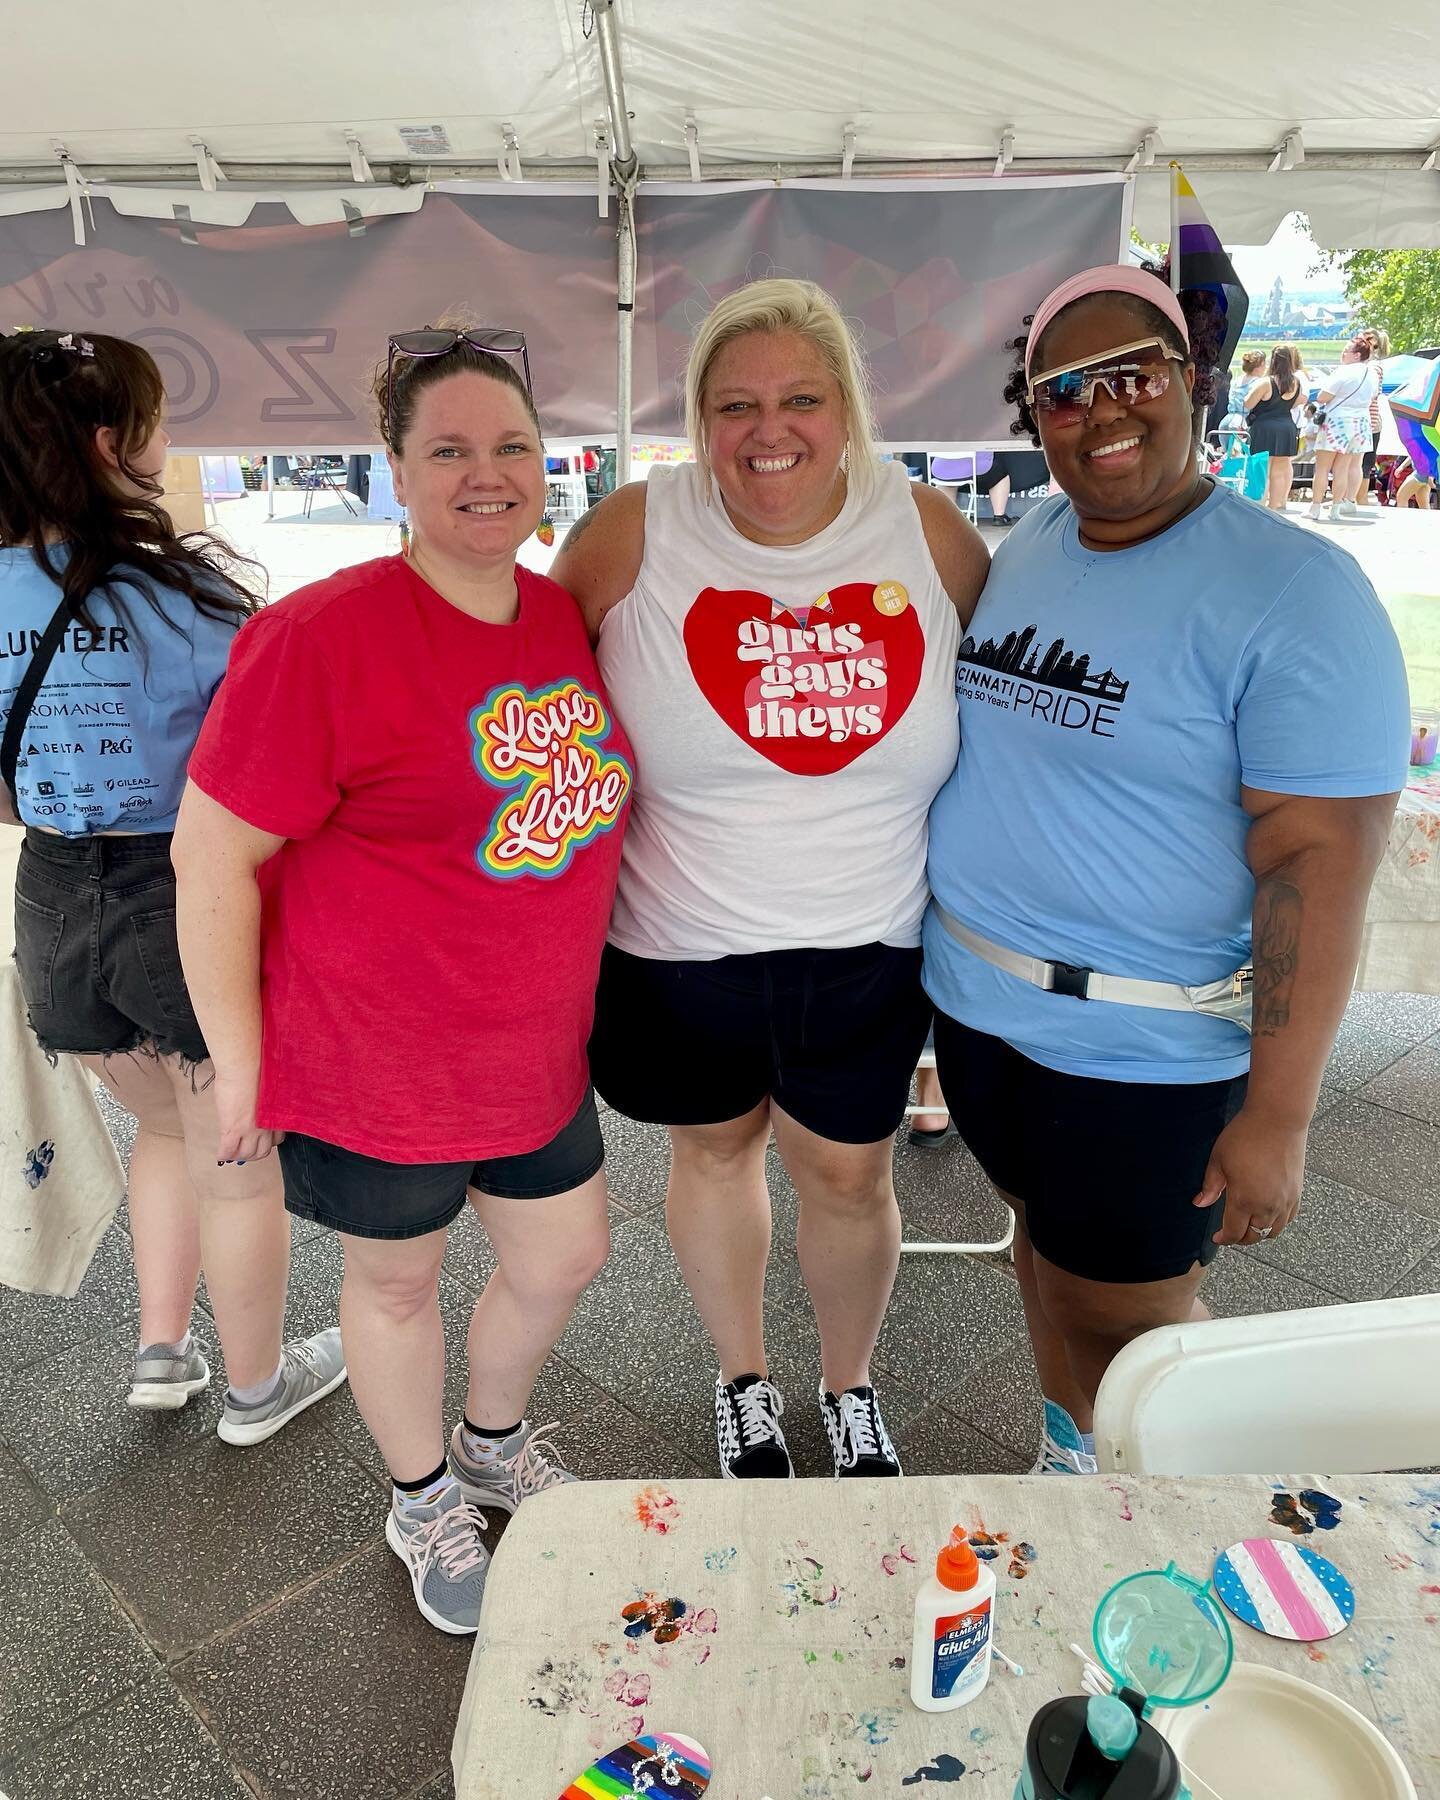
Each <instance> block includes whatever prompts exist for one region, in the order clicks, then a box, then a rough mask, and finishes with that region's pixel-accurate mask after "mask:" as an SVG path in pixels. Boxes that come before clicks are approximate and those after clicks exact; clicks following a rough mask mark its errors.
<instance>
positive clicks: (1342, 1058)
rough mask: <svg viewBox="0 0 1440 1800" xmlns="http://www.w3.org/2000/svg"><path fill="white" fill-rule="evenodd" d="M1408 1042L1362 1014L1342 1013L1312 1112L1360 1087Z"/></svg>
mask: <svg viewBox="0 0 1440 1800" xmlns="http://www.w3.org/2000/svg"><path fill="white" fill-rule="evenodd" d="M1412 1042H1413V1039H1411V1038H1409V1037H1406V1036H1403V1035H1402V1034H1401V1033H1399V1032H1397V1031H1390V1030H1387V1029H1386V1028H1385V1027H1384V1026H1383V1025H1378V1024H1376V1023H1374V1022H1373V1020H1371V1019H1370V1018H1368V1017H1366V1016H1364V1015H1363V1014H1362V1015H1358V1016H1357V1015H1356V1014H1355V1013H1353V1012H1348V1013H1346V1015H1345V1017H1344V1018H1343V1019H1342V1020H1341V1021H1340V1029H1339V1030H1338V1031H1337V1032H1336V1034H1335V1047H1334V1049H1333V1050H1332V1051H1331V1053H1330V1060H1329V1062H1328V1063H1327V1064H1326V1065H1325V1074H1324V1076H1323V1077H1322V1079H1321V1082H1320V1098H1319V1100H1318V1101H1317V1102H1316V1106H1315V1111H1316V1115H1317V1116H1318V1115H1319V1114H1320V1113H1322V1112H1328V1111H1329V1110H1330V1108H1331V1107H1332V1106H1335V1105H1337V1104H1338V1103H1339V1102H1340V1101H1341V1100H1343V1099H1344V1098H1345V1096H1346V1095H1347V1094H1350V1093H1353V1092H1354V1091H1355V1090H1356V1089H1357V1088H1361V1087H1363V1086H1364V1085H1365V1083H1366V1082H1367V1081H1370V1080H1372V1079H1373V1078H1374V1077H1375V1076H1376V1075H1378V1074H1379V1073H1380V1071H1381V1070H1382V1069H1386V1068H1388V1067H1389V1066H1390V1064H1391V1063H1393V1062H1395V1061H1397V1060H1398V1059H1399V1058H1400V1057H1402V1056H1403V1055H1404V1054H1405V1052H1406V1051H1407V1050H1408V1049H1409V1048H1410V1047H1411V1044H1412Z"/></svg>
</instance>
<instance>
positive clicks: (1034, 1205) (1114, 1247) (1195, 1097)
mask: <svg viewBox="0 0 1440 1800" xmlns="http://www.w3.org/2000/svg"><path fill="white" fill-rule="evenodd" d="M1096 1004H1097V1005H1103V1004H1104V1002H1103V1001H1097V1002H1096ZM935 1067H936V1073H937V1074H938V1075H939V1078H940V1086H941V1088H942V1090H943V1091H944V1094H945V1103H946V1105H947V1106H948V1107H949V1109H950V1116H951V1118H952V1119H953V1120H954V1121H955V1126H956V1129H957V1130H958V1131H959V1133H960V1135H961V1137H962V1138H963V1139H964V1140H965V1142H966V1143H967V1144H968V1145H969V1147H970V1149H971V1151H972V1152H973V1154H974V1156H975V1159H976V1161H977V1162H978V1163H979V1164H980V1166H981V1168H982V1169H984V1171H985V1173H986V1175H988V1176H989V1178H990V1180H991V1181H993V1182H994V1184H995V1186H996V1187H998V1188H1001V1189H1003V1190H1004V1192H1005V1193H1007V1194H1013V1195H1014V1196H1015V1198H1016V1199H1017V1200H1019V1201H1021V1202H1022V1203H1023V1205H1024V1207H1025V1225H1026V1230H1027V1231H1028V1233H1029V1236H1030V1241H1031V1243H1032V1244H1033V1245H1034V1246H1035V1248H1036V1249H1037V1250H1038V1251H1039V1253H1040V1254H1041V1256H1043V1257H1044V1258H1045V1260H1046V1261H1047V1262H1050V1263H1054V1264H1055V1266H1056V1267H1057V1268H1059V1269H1064V1270H1065V1271H1066V1273H1067V1274H1070V1275H1079V1276H1081V1277H1083V1278H1084V1279H1085V1280H1087V1281H1112V1282H1138V1281H1168V1280H1170V1279H1172V1278H1173V1277H1174V1276H1177V1275H1184V1274H1187V1273H1188V1272H1189V1271H1190V1270H1191V1269H1193V1268H1194V1267H1195V1265H1196V1264H1197V1263H1201V1264H1204V1263H1209V1262H1212V1261H1213V1260H1214V1258H1215V1256H1216V1254H1217V1247H1216V1245H1215V1244H1214V1243H1213V1242H1212V1238H1213V1234H1214V1233H1215V1232H1216V1231H1218V1230H1219V1229H1220V1220H1221V1217H1222V1215H1223V1213H1224V1203H1223V1201H1222V1202H1217V1203H1216V1205H1215V1206H1213V1207H1208V1208H1206V1209H1205V1210H1204V1211H1200V1210H1198V1209H1197V1208H1196V1207H1194V1206H1192V1205H1191V1202H1192V1201H1193V1200H1194V1198H1195V1196H1196V1194H1198V1193H1199V1191H1200V1187H1201V1184H1202V1183H1203V1181H1204V1179H1205V1168H1206V1164H1207V1163H1208V1162H1209V1160H1210V1152H1211V1150H1212V1149H1213V1147H1214V1144H1215V1140H1216V1138H1217V1137H1219V1135H1220V1133H1221V1132H1222V1131H1223V1130H1224V1129H1225V1127H1226V1125H1228V1124H1229V1122H1230V1120H1231V1119H1233V1118H1234V1117H1235V1115H1236V1113H1237V1112H1239V1110H1240V1107H1241V1105H1242V1104H1243V1102H1244V1099H1245V1087H1246V1082H1247V1079H1248V1078H1247V1077H1246V1076H1244V1075H1237V1076H1236V1077H1235V1078H1234V1079H1233V1080H1230V1081H1204V1082H1195V1083H1176V1084H1168V1083H1148V1082H1138V1081H1099V1080H1096V1079H1094V1078H1093V1077H1090V1076H1086V1075H1063V1074H1061V1073H1060V1072H1059V1071H1058V1070H1056V1069H1047V1068H1045V1067H1044V1066H1043V1065H1042V1064H1040V1063H1037V1062H1032V1061H1031V1060H1030V1058H1029V1057H1027V1056H1022V1055H1021V1054H1020V1052H1019V1051H1018V1050H1015V1049H1012V1048H1011V1046H1010V1045H1009V1044H1007V1043H1005V1042H1004V1040H1003V1039H1001V1038H997V1037H991V1036H989V1035H988V1034H987V1033H985V1032H982V1031H972V1030H971V1029H970V1027H969V1026H968V1025H961V1024H959V1023H958V1022H957V1021H956V1020H954V1019H952V1018H950V1017H948V1016H947V1015H946V1014H945V1013H941V1012H937V1013H936V1015H935Z"/></svg>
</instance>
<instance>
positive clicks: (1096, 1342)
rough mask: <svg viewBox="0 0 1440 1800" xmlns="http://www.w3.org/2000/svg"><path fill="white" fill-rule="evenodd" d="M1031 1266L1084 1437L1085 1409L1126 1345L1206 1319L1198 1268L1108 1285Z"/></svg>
mask: <svg viewBox="0 0 1440 1800" xmlns="http://www.w3.org/2000/svg"><path fill="white" fill-rule="evenodd" d="M1032 1254H1033V1252H1032ZM1034 1261H1035V1275H1036V1282H1037V1286H1038V1289H1039V1294H1040V1299H1041V1304H1042V1305H1043V1306H1044V1308H1045V1311H1046V1314H1047V1316H1048V1317H1049V1318H1050V1319H1051V1320H1052V1321H1053V1322H1054V1323H1055V1325H1056V1327H1057V1329H1058V1330H1059V1331H1060V1332H1061V1333H1062V1335H1063V1338H1064V1343H1065V1352H1066V1355H1067V1356H1068V1357H1069V1360H1070V1367H1071V1370H1072V1372H1073V1374H1074V1377H1075V1383H1076V1386H1077V1387H1078V1388H1079V1389H1080V1390H1081V1392H1082V1393H1083V1394H1084V1396H1085V1399H1086V1401H1087V1403H1088V1405H1087V1418H1086V1421H1085V1422H1084V1423H1083V1424H1082V1425H1081V1429H1082V1430H1085V1431H1089V1430H1091V1429H1092V1423H1091V1421H1092V1420H1093V1413H1092V1412H1091V1411H1090V1410H1089V1409H1090V1408H1093V1405H1094V1400H1095V1395H1096V1393H1097V1392H1098V1390H1099V1387H1100V1381H1101V1377H1102V1376H1103V1375H1104V1373H1105V1371H1106V1369H1107V1368H1109V1366H1110V1364H1111V1362H1112V1361H1113V1360H1114V1358H1115V1357H1116V1356H1117V1355H1118V1354H1119V1352H1120V1351H1121V1350H1123V1349H1124V1347H1125V1346H1126V1344H1128V1343H1129V1342H1130V1341H1131V1340H1132V1339H1133V1338H1137V1337H1139V1336H1140V1335H1141V1334H1142V1333H1143V1332H1146V1331H1153V1330H1154V1329H1155V1327H1156V1326H1158V1325H1178V1324H1182V1323H1184V1322H1185V1321H1187V1320H1189V1319H1197V1318H1198V1319H1203V1318H1206V1317H1208V1316H1209V1315H1208V1314H1207V1313H1206V1311H1205V1308H1204V1307H1203V1306H1202V1305H1200V1303H1199V1302H1198V1300H1197V1299H1196V1293H1197V1290H1198V1289H1199V1286H1200V1283H1201V1281H1202V1279H1203V1278H1204V1274H1205V1271H1204V1270H1203V1269H1202V1268H1201V1267H1199V1265H1198V1264H1197V1265H1196V1267H1195V1268H1193V1269H1191V1270H1190V1271H1189V1273H1188V1274H1185V1275H1177V1276H1176V1277H1174V1279H1173V1280H1170V1281H1141V1282H1109V1281H1086V1280H1084V1279H1083V1278H1082V1277H1081V1276H1078V1275H1068V1274H1066V1272H1065V1271H1064V1270H1063V1269H1058V1268H1056V1266H1055V1265H1054V1264H1053V1263H1049V1262H1046V1261H1045V1259H1044V1258H1043V1257H1041V1256H1035V1258H1034ZM1079 1422H1080V1421H1079V1419H1078V1417H1077V1423H1079Z"/></svg>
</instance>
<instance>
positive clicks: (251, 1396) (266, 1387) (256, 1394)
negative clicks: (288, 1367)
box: [228, 1356, 285, 1406]
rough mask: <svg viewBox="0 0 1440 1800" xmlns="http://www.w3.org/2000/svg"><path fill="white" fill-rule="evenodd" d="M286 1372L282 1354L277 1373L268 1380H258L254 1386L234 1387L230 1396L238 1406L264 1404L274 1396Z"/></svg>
mask: <svg viewBox="0 0 1440 1800" xmlns="http://www.w3.org/2000/svg"><path fill="white" fill-rule="evenodd" d="M284 1374H285V1358H284V1357H283V1356H282V1357H281V1358H280V1361H279V1363H278V1365H277V1366H276V1369H275V1373H274V1374H273V1375H272V1376H271V1377H270V1379H269V1380H268V1381H257V1382H256V1383H255V1385H254V1387H243V1388H237V1387H232V1388H231V1389H230V1391H229V1396H228V1397H229V1399H230V1400H231V1401H232V1402H233V1403H234V1405H236V1406H263V1405H264V1403H265V1402H266V1401H267V1400H269V1399H272V1398H273V1397H274V1394H275V1391H276V1389H277V1388H278V1387H279V1386H280V1382H281V1379H282V1378H283V1376H284Z"/></svg>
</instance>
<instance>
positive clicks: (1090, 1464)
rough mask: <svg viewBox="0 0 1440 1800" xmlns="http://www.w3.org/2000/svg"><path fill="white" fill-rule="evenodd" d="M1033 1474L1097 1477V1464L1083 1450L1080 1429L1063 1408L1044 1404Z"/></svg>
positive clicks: (1048, 1402)
mask: <svg viewBox="0 0 1440 1800" xmlns="http://www.w3.org/2000/svg"><path fill="white" fill-rule="evenodd" d="M1030 1473H1031V1474H1032V1475H1098V1474H1099V1473H1100V1464H1099V1463H1098V1462H1097V1461H1096V1459H1095V1457H1094V1456H1093V1455H1091V1453H1090V1452H1089V1451H1088V1450H1086V1448H1085V1439H1084V1438H1083V1436H1082V1435H1081V1432H1080V1427H1079V1426H1078V1425H1077V1424H1076V1423H1075V1421H1074V1420H1073V1419H1072V1418H1071V1417H1070V1415H1069V1413H1068V1412H1066V1410H1065V1408H1064V1407H1063V1406H1057V1405H1056V1404H1055V1402H1054V1401H1053V1400H1047V1401H1046V1402H1045V1435H1044V1436H1043V1437H1042V1438H1041V1440H1040V1454H1039V1455H1038V1456H1037V1457H1036V1458H1035V1467H1034V1468H1033V1469H1031V1471H1030Z"/></svg>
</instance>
